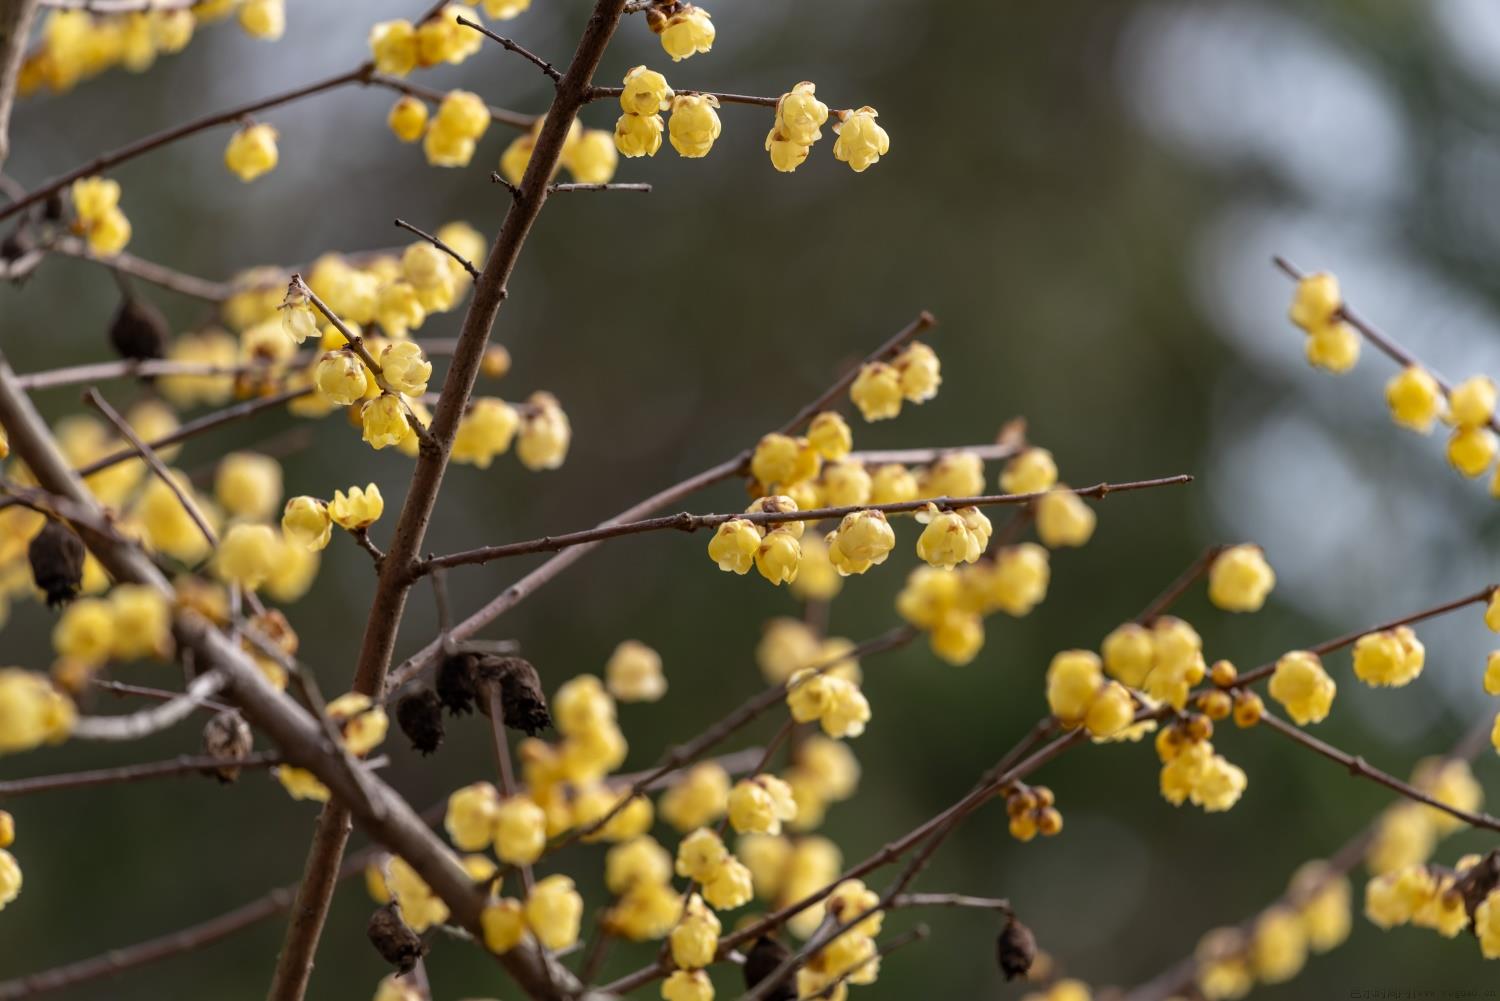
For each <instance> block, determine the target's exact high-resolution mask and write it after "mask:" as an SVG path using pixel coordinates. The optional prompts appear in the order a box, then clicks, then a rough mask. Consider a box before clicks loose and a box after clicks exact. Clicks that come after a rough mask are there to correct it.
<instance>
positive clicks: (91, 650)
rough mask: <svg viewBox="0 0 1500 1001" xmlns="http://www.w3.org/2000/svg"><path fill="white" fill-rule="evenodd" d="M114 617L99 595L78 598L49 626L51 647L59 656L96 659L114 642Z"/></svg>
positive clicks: (75, 658)
mask: <svg viewBox="0 0 1500 1001" xmlns="http://www.w3.org/2000/svg"><path fill="white" fill-rule="evenodd" d="M114 635H115V617H114V613H113V612H112V611H111V609H110V606H109V602H107V601H105V600H104V599H102V598H79V599H77V600H75V601H73V602H71V603H70V604H69V605H68V606H67V608H65V609H64V610H63V613H62V617H61V618H59V619H58V620H57V625H56V626H54V627H53V628H52V648H53V649H54V650H56V651H57V653H58V654H59V655H60V656H63V657H71V658H73V659H74V660H82V661H88V662H98V661H102V660H104V659H105V658H106V657H108V656H109V653H110V649H111V647H113V645H114Z"/></svg>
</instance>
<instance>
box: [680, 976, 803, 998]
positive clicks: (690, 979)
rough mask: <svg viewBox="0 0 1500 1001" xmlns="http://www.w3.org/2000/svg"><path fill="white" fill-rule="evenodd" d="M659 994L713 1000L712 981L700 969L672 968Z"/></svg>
mask: <svg viewBox="0 0 1500 1001" xmlns="http://www.w3.org/2000/svg"><path fill="white" fill-rule="evenodd" d="M661 996H662V998H663V1001H714V982H713V981H712V980H710V979H708V974H707V973H704V972H703V971H702V970H673V971H672V974H671V976H669V977H667V979H666V980H663V981H662V984H661ZM803 996H804V997H806V996H807V995H803Z"/></svg>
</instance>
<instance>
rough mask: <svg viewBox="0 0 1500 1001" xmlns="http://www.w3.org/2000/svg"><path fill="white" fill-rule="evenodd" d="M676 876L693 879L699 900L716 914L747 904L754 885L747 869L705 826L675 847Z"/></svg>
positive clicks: (751, 895) (752, 893)
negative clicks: (706, 903) (698, 889)
mask: <svg viewBox="0 0 1500 1001" xmlns="http://www.w3.org/2000/svg"><path fill="white" fill-rule="evenodd" d="M676 871H677V875H679V876H683V877H685V878H687V879H692V880H696V881H697V882H698V883H699V885H701V886H702V887H703V899H704V900H705V901H707V902H708V905H709V906H710V907H712V908H713V909H714V910H717V911H731V910H734V909H735V908H736V907H742V906H744V905H745V904H747V903H749V902H750V899H751V897H753V896H754V892H755V891H754V883H753V880H752V878H751V875H750V870H749V869H748V868H746V867H745V863H743V862H741V861H740V860H739V859H738V858H736V857H735V856H734V854H733V853H732V852H730V851H729V849H728V848H726V847H725V845H724V842H723V840H722V839H721V838H720V837H719V836H718V835H717V834H716V833H714V832H713V831H711V830H709V829H708V828H706V827H700V828H698V829H697V830H696V831H694V832H692V833H691V834H689V835H688V836H687V837H685V838H683V839H682V841H681V842H680V843H679V844H678V846H677V863H676Z"/></svg>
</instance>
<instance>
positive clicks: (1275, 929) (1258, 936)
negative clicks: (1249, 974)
mask: <svg viewBox="0 0 1500 1001" xmlns="http://www.w3.org/2000/svg"><path fill="white" fill-rule="evenodd" d="M1306 962H1307V933H1306V931H1305V930H1304V928H1303V924H1302V921H1301V919H1300V918H1299V917H1298V915H1297V912H1296V911H1293V910H1292V909H1291V908H1289V907H1273V908H1271V909H1270V910H1268V911H1266V912H1265V913H1264V914H1262V915H1261V916H1260V919H1259V920H1257V921H1256V922H1255V929H1254V931H1252V932H1251V934H1250V964H1251V966H1252V967H1254V969H1255V975H1256V976H1257V977H1258V978H1260V980H1261V981H1262V982H1264V983H1268V984H1279V983H1283V982H1285V981H1287V980H1290V979H1292V977H1294V976H1296V975H1297V974H1298V972H1300V971H1301V969H1302V967H1303V966H1304V965H1305V964H1306Z"/></svg>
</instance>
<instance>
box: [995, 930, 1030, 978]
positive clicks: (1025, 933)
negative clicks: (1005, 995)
mask: <svg viewBox="0 0 1500 1001" xmlns="http://www.w3.org/2000/svg"><path fill="white" fill-rule="evenodd" d="M995 958H996V959H998V960H999V962H1000V972H1001V973H1003V974H1005V979H1006V980H1014V979H1016V978H1017V977H1024V976H1026V974H1027V972H1028V971H1030V969H1031V964H1032V963H1034V962H1036V936H1035V935H1033V934H1032V933H1031V929H1030V928H1027V927H1026V926H1025V925H1023V924H1021V922H1019V921H1017V920H1016V916H1015V915H1014V914H1012V915H1009V916H1008V917H1007V918H1006V921H1005V927H1004V928H1002V929H1000V937H999V938H997V939H995Z"/></svg>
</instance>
